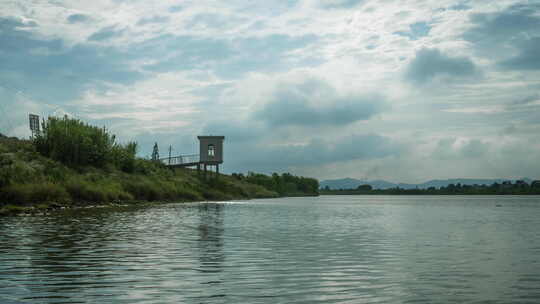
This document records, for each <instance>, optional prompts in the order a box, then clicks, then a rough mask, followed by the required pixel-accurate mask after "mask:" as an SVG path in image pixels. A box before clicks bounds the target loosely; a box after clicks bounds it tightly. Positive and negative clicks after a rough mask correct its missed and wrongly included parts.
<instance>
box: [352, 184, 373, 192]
mask: <svg viewBox="0 0 540 304" xmlns="http://www.w3.org/2000/svg"><path fill="white" fill-rule="evenodd" d="M356 190H360V191H371V190H373V187H371V185H367V184H366V185H360V186H358V187H357V188H356Z"/></svg>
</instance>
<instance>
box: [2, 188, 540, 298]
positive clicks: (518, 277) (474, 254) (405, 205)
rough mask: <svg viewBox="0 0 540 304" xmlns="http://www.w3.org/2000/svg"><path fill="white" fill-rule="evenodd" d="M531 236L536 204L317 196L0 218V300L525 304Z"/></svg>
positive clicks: (531, 293) (539, 217)
mask: <svg viewBox="0 0 540 304" xmlns="http://www.w3.org/2000/svg"><path fill="white" fill-rule="evenodd" d="M497 204H501V205H503V206H504V208H494V206H495V205H497ZM539 230H540V198H539V197H384V196H381V197H365V196H364V197H354V196H351V197H331V196H323V197H319V198H290V199H272V200H255V201H250V202H242V203H239V204H235V203H208V204H170V205H161V206H157V207H152V208H147V207H145V208H125V209H121V210H107V209H103V208H100V209H96V210H93V209H85V210H78V211H69V210H66V211H63V212H58V213H54V214H51V215H48V216H42V217H17V218H3V219H0V231H1V232H2V233H1V234H0V303H21V302H24V303H43V302H47V303H88V302H98V303H180V302H181V303H388V302H398V303H423V302H425V303H433V302H437V303H455V302H471V303H509V302H516V301H518V302H522V303H535V302H537V301H538V299H539V298H540V259H539V258H538V253H539V252H540V235H539V234H538V233H537V232H538V231H539Z"/></svg>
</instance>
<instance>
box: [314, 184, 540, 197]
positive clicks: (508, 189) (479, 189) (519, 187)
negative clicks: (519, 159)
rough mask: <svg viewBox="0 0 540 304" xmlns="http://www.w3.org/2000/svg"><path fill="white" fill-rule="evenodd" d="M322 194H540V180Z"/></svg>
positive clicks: (367, 187)
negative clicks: (529, 182)
mask: <svg viewBox="0 0 540 304" xmlns="http://www.w3.org/2000/svg"><path fill="white" fill-rule="evenodd" d="M321 194H337V195H377V194H381V195H530V194H540V181H534V182H532V183H531V184H528V183H527V182H525V181H516V182H515V183H512V182H511V181H506V182H503V183H501V184H499V183H493V184H491V185H462V184H459V183H458V184H449V185H448V186H446V187H440V188H435V187H430V188H427V189H402V188H399V187H398V188H391V189H373V188H372V187H371V186H370V185H360V186H358V187H357V188H356V189H338V190H332V189H329V188H328V187H326V188H325V189H322V190H321Z"/></svg>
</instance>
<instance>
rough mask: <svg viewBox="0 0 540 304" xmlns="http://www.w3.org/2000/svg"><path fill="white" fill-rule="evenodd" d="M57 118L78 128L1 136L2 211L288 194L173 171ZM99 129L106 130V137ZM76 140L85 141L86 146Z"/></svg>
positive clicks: (229, 178) (235, 180)
mask: <svg viewBox="0 0 540 304" xmlns="http://www.w3.org/2000/svg"><path fill="white" fill-rule="evenodd" d="M54 123H55V124H57V126H54V128H56V129H61V128H67V127H66V125H71V126H72V127H73V126H74V127H73V128H72V129H71V131H72V132H65V133H63V134H61V135H57V134H56V135H55V134H53V132H51V131H52V130H53V128H52V127H50V126H49V128H48V129H47V128H44V129H45V131H47V130H48V131H49V134H47V133H46V132H44V135H42V136H41V137H38V138H36V139H35V140H33V141H29V140H20V139H17V138H7V137H5V136H1V135H0V214H3V215H5V214H14V213H20V212H24V211H29V210H38V211H39V210H48V209H54V208H63V207H74V206H88V205H96V204H98V205H99V204H111V203H123V204H125V203H129V204H136V203H138V202H156V201H158V202H167V201H175V202H190V201H205V200H231V199H251V198H270V197H278V196H286V195H287V193H286V192H281V193H280V192H278V191H274V190H272V189H269V188H268V187H265V186H263V185H260V184H255V183H251V182H249V181H248V180H246V179H242V178H238V177H237V176H235V177H232V176H228V175H223V174H220V176H219V178H218V179H215V178H208V179H204V178H201V177H200V176H199V175H198V174H197V172H196V171H195V170H191V169H175V170H171V169H168V168H166V167H165V166H163V165H162V164H160V163H156V162H153V161H150V160H146V159H140V158H137V157H135V150H136V144H135V143H129V144H127V145H117V144H115V143H114V136H109V135H108V134H107V132H106V130H105V129H98V128H95V127H92V126H87V125H84V124H81V123H79V124H77V123H74V121H73V120H70V119H67V118H64V123H65V124H66V125H62V120H61V119H55V121H54ZM58 124H60V126H58ZM44 127H47V126H45V124H44ZM74 129H79V131H80V132H78V133H77V132H75V131H74ZM85 132H86V133H85ZM94 133H95V134H97V133H100V134H98V135H99V136H100V137H99V136H94V135H95V134H94ZM51 134H52V135H51ZM88 138H94V139H96V138H97V140H98V141H99V144H100V145H101V146H100V147H96V146H95V145H94V143H93V142H92V141H91V140H89V139H88ZM73 143H75V144H73ZM78 143H83V144H84V145H85V146H84V149H83V148H81V147H82V146H83V145H82V144H78ZM269 178H270V177H269ZM300 188H302V187H300ZM294 189H297V188H294ZM302 189H303V188H302ZM292 194H294V195H299V194H302V193H301V192H300V191H298V193H296V192H295V193H291V195H292ZM306 194H307V193H306Z"/></svg>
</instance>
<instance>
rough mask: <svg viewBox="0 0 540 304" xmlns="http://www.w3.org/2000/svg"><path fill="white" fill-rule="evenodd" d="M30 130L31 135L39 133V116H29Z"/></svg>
mask: <svg viewBox="0 0 540 304" xmlns="http://www.w3.org/2000/svg"><path fill="white" fill-rule="evenodd" d="M29 118H30V130H31V131H32V135H35V134H38V133H39V116H38V115H34V114H30V115H29Z"/></svg>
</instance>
